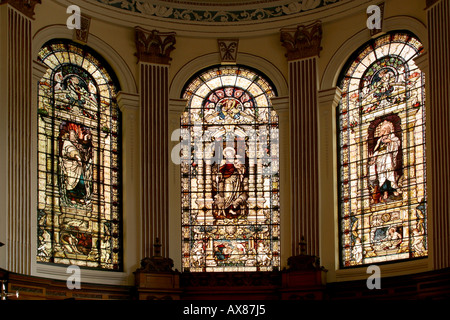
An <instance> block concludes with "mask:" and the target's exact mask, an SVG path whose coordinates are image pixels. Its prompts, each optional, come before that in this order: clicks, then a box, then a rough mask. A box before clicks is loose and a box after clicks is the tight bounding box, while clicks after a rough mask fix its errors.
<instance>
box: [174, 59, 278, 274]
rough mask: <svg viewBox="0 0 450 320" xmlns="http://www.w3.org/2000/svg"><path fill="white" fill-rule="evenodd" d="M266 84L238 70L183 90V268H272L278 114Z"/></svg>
mask: <svg viewBox="0 0 450 320" xmlns="http://www.w3.org/2000/svg"><path fill="white" fill-rule="evenodd" d="M273 90H274V89H273V88H272V86H271V85H270V84H269V83H268V82H267V81H266V80H265V79H264V78H263V77H261V76H260V75H258V74H257V73H255V72H253V71H251V70H249V69H247V68H243V67H238V66H229V67H225V66H222V67H217V68H212V69H209V70H207V71H205V72H203V73H201V74H200V75H198V76H197V77H195V78H194V79H193V80H192V81H191V82H190V83H189V84H188V86H187V87H186V90H185V92H184V98H185V99H187V100H188V106H187V108H186V110H185V112H184V113H183V115H182V117H181V146H182V147H181V191H182V238H183V270H184V271H193V272H196V271H197V272H199V271H218V272H220V271H271V270H276V269H278V268H279V265H280V215H279V173H278V172H279V154H278V135H279V133H278V117H277V115H276V112H275V111H274V110H273V108H272V106H271V102H270V98H272V97H273V96H274V91H273Z"/></svg>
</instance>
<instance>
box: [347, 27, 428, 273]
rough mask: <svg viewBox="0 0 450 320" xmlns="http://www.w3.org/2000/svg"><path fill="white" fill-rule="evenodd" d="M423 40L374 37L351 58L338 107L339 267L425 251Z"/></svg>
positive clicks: (402, 36) (401, 34)
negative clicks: (420, 63)
mask: <svg viewBox="0 0 450 320" xmlns="http://www.w3.org/2000/svg"><path fill="white" fill-rule="evenodd" d="M422 51H423V47H422V45H421V43H420V41H419V40H418V39H417V38H416V37H415V36H413V35H411V34H409V33H406V32H397V33H389V34H386V35H383V36H381V37H379V38H377V39H374V40H373V41H371V42H370V43H369V44H367V45H366V46H365V47H363V48H362V49H361V50H360V51H359V52H358V55H357V56H356V58H355V59H353V60H352V61H350V63H349V64H348V68H347V69H346V70H345V74H343V77H342V80H341V89H342V99H341V103H340V105H339V123H340V131H339V146H340V155H339V164H340V191H341V194H340V201H339V202H340V239H341V263H342V265H343V266H344V267H349V266H357V265H363V264H369V263H378V262H387V261H395V260H402V259H408V258H413V257H424V256H426V255H427V231H426V230H427V228H426V222H427V219H426V215H427V214H426V173H425V103H424V102H425V93H424V90H425V89H424V75H423V74H422V72H421V71H420V69H419V68H418V67H417V66H416V64H415V62H414V58H415V57H417V56H418V55H419V54H420V53H421V52H422Z"/></svg>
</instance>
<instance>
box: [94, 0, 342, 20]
mask: <svg viewBox="0 0 450 320" xmlns="http://www.w3.org/2000/svg"><path fill="white" fill-rule="evenodd" d="M90 1H91V2H99V3H102V4H106V5H109V6H112V7H115V8H117V9H121V10H126V11H129V12H133V13H140V14H142V15H144V16H147V17H157V18H166V19H169V20H174V21H177V20H178V21H183V22H188V21H189V22H202V23H227V22H248V21H263V20H267V19H272V18H280V17H286V16H291V15H294V14H298V13H301V12H306V11H311V10H314V9H318V8H321V7H324V6H327V5H330V4H335V3H337V2H341V1H342V0H297V1H293V0H288V1H286V0H284V1H259V3H258V1H256V4H255V1H243V3H240V4H236V5H235V7H236V8H241V9H240V10H236V9H234V10H233V9H229V8H231V5H230V4H229V5H228V6H223V4H220V2H216V3H210V4H209V5H208V7H207V8H208V9H206V6H205V3H197V4H195V3H196V1H189V2H188V3H185V4H184V5H183V4H180V3H178V2H172V1H150V0H90ZM248 3H253V5H251V6H249V5H248ZM277 3H278V4H277ZM244 8H245V9H244Z"/></svg>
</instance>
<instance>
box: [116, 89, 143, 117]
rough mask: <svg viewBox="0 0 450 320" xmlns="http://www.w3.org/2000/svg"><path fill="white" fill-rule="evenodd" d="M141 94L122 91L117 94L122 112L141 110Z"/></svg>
mask: <svg viewBox="0 0 450 320" xmlns="http://www.w3.org/2000/svg"><path fill="white" fill-rule="evenodd" d="M139 101H140V98H139V94H137V93H128V92H123V91H120V92H119V93H118V94H117V104H118V105H119V109H120V111H122V112H124V111H126V110H129V109H131V110H133V109H138V108H139Z"/></svg>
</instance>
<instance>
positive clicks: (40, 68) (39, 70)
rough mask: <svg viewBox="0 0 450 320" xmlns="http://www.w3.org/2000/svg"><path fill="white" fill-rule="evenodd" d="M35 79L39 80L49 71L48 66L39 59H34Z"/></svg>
mask: <svg viewBox="0 0 450 320" xmlns="http://www.w3.org/2000/svg"><path fill="white" fill-rule="evenodd" d="M32 66H33V80H35V81H39V80H41V79H42V77H43V76H44V74H45V73H46V72H47V69H48V66H47V65H45V64H43V63H42V62H40V61H38V60H33V63H32Z"/></svg>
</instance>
